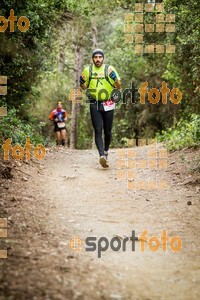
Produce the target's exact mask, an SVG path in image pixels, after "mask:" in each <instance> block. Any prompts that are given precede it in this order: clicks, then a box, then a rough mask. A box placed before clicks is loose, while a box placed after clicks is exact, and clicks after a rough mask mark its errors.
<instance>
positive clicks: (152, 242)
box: [68, 230, 182, 258]
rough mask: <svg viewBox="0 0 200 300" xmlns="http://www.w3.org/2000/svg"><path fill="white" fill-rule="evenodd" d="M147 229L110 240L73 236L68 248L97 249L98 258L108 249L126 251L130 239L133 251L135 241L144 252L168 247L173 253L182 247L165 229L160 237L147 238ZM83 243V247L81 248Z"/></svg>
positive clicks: (175, 237) (91, 250)
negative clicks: (138, 233)
mask: <svg viewBox="0 0 200 300" xmlns="http://www.w3.org/2000/svg"><path fill="white" fill-rule="evenodd" d="M147 235H148V231H147V230H144V231H143V232H142V234H141V235H140V236H139V237H137V236H135V230H132V236H131V237H125V238H120V237H118V236H116V237H113V238H112V239H111V240H110V241H109V239H108V238H107V237H104V236H103V237H100V238H99V239H97V237H94V236H91V237H87V238H86V239H85V241H84V240H82V239H80V238H79V237H74V238H73V239H71V240H70V241H69V244H68V246H69V248H70V249H71V250H73V251H74V252H80V251H83V250H85V251H87V252H95V251H97V256H98V258H101V255H102V252H105V251H107V250H108V249H109V247H110V249H111V250H112V251H115V252H117V251H123V252H125V251H127V249H126V247H127V242H129V241H131V250H132V251H135V242H136V241H138V242H139V244H140V251H141V252H145V251H146V250H147V249H149V250H150V251H152V252H156V251H158V250H159V249H162V251H163V252H166V251H167V250H168V249H170V250H171V251H172V252H174V253H178V252H179V251H180V250H181V248H182V241H181V239H180V238H179V237H178V236H174V237H172V238H170V237H169V236H168V235H167V231H166V230H163V231H162V234H161V236H160V238H158V237H157V236H152V237H150V238H148V236H147ZM84 244H85V248H83V246H84Z"/></svg>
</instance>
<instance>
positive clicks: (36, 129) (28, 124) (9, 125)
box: [0, 108, 46, 145]
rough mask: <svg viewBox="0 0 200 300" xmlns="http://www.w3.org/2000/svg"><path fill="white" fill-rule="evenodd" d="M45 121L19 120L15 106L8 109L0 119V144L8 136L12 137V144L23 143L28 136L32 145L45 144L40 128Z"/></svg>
mask: <svg viewBox="0 0 200 300" xmlns="http://www.w3.org/2000/svg"><path fill="white" fill-rule="evenodd" d="M44 126H45V123H43V122H39V123H38V121H36V120H35V119H33V118H32V119H29V120H27V121H25V120H21V119H20V118H19V116H18V115H17V111H16V109H15V108H12V109H9V110H8V115H7V116H5V117H2V118H1V119H0V141H1V144H2V143H3V142H4V141H5V140H6V139H8V138H11V139H12V144H20V145H24V144H25V143H26V139H27V138H30V140H31V143H32V144H33V145H37V144H43V145H45V144H46V141H45V138H44V137H43V136H42V128H43V127H44Z"/></svg>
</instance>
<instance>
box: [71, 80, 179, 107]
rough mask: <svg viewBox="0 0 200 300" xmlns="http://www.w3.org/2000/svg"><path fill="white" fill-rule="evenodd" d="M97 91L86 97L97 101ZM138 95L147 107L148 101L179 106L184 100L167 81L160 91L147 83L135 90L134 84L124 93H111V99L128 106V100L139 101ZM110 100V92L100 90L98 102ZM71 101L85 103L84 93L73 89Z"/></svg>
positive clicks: (114, 90)
mask: <svg viewBox="0 0 200 300" xmlns="http://www.w3.org/2000/svg"><path fill="white" fill-rule="evenodd" d="M95 93H96V89H90V88H89V89H87V91H86V95H87V96H89V95H90V96H91V97H92V98H94V99H95ZM136 93H139V95H140V100H139V101H140V104H142V105H145V104H146V100H147V99H148V101H149V102H150V103H151V104H154V105H155V104H157V103H159V102H160V101H162V104H165V105H166V104H167V103H168V100H170V102H171V103H172V104H175V105H178V104H179V103H180V102H181V100H182V92H181V91H180V90H179V89H178V88H173V89H171V90H170V89H169V88H168V86H167V83H166V82H165V81H163V82H162V86H161V87H160V90H158V89H157V88H149V83H148V82H147V81H145V82H143V83H142V84H141V86H140V87H139V89H138V88H135V86H134V84H133V83H132V85H131V88H126V89H125V90H123V91H122V92H120V91H119V90H118V89H113V90H112V92H111V96H110V98H112V99H114V101H115V102H116V103H119V102H120V101H122V103H123V104H126V101H127V98H130V99H131V103H135V102H136V101H137V99H135V98H136V97H135V95H136ZM108 98H109V94H108V91H107V90H106V89H100V90H99V92H98V95H97V99H98V101H104V100H105V99H108ZM69 100H70V101H72V103H77V104H80V103H83V93H82V91H81V90H80V89H73V90H71V91H70V93H69Z"/></svg>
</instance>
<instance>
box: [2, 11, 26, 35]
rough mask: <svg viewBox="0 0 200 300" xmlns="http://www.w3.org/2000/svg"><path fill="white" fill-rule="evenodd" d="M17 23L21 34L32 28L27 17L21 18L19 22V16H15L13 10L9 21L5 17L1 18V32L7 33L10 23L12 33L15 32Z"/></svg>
mask: <svg viewBox="0 0 200 300" xmlns="http://www.w3.org/2000/svg"><path fill="white" fill-rule="evenodd" d="M15 22H17V27H18V29H19V30H20V31H21V32H26V31H27V30H28V29H29V27H30V21H29V19H28V18H27V17H25V16H21V17H20V18H19V19H18V20H17V16H15V12H14V10H13V9H11V10H10V16H9V17H8V19H6V18H5V17H4V16H0V32H5V31H6V30H7V28H8V23H9V25H10V26H9V29H10V32H15ZM2 23H3V24H2ZM1 24H2V25H1Z"/></svg>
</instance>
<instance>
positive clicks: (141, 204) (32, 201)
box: [0, 147, 200, 300]
mask: <svg viewBox="0 0 200 300" xmlns="http://www.w3.org/2000/svg"><path fill="white" fill-rule="evenodd" d="M143 150H145V147H143ZM141 151H142V148H141ZM96 154H97V153H96V151H89V150H88V151H71V150H67V149H66V150H60V151H57V152H56V151H52V150H50V151H49V152H48V153H47V156H46V158H45V159H44V160H43V161H42V162H41V163H40V164H38V165H36V168H35V169H34V170H31V166H29V165H27V166H26V167H25V168H24V169H23V170H24V172H26V173H30V172H32V173H31V175H32V176H30V177H28V178H29V180H27V181H26V180H25V179H24V182H23V188H22V190H21V191H20V194H19V190H18V188H19V187H21V184H22V181H21V178H19V179H18V181H17V182H16V183H15V185H9V187H6V188H5V185H4V189H6V190H4V192H3V197H4V198H3V199H4V200H5V203H6V201H7V202H8V201H10V202H9V203H12V205H11V208H12V210H11V208H8V209H7V210H5V211H2V212H1V216H4V215H6V216H9V215H11V212H12V214H13V215H11V216H10V218H8V222H9V227H10V231H9V232H10V233H9V238H8V240H7V248H8V254H9V258H8V259H7V260H4V261H3V260H0V267H1V270H2V272H1V275H0V296H1V297H0V299H17V300H18V299H19V300H23V299H36V300H37V299H39V300H40V299H61V300H62V299H86V300H87V299H89V300H90V299H113V300H114V299H116V300H117V299H133V300H135V299H139V300H140V299H141V300H150V299H151V300H154V299H162V300H165V299H170V300H171V299H176V300H177V299H178V300H179V299H188V300H191V299H199V294H200V279H199V278H200V270H199V267H200V260H199V242H200V239H199V234H198V231H199V221H200V218H199V189H198V188H196V187H192V188H186V187H185V185H183V184H182V183H181V182H182V181H181V174H179V175H178V166H176V164H177V161H176V159H175V158H173V159H171V161H170V162H169V167H168V168H167V170H165V172H164V178H167V180H168V182H169V188H168V189H167V190H161V189H157V190H152V191H150V190H131V189H128V188H127V181H126V180H118V179H119V178H117V175H116V157H117V150H112V151H110V168H109V169H108V170H104V169H101V168H100V167H99V166H98V164H97V162H96ZM174 173H176V176H175V175H174ZM24 176H25V175H24ZM144 176H145V174H144V173H142V171H141V178H143V177H144ZM149 176H150V177H151V176H153V171H152V172H151V173H150V175H149ZM160 176H161V175H160ZM174 176H175V177H174ZM178 176H179V181H177V177H178ZM22 179H23V178H22ZM7 190H9V192H10V193H12V197H11V196H8V195H7ZM10 197H11V198H10ZM189 201H191V204H192V205H188V204H190V202H189ZM13 209H14V212H15V214H14V213H13ZM2 214H3V215H2ZM132 230H135V235H136V236H140V235H141V233H142V232H143V231H144V230H147V231H148V232H147V237H148V239H149V238H151V237H152V236H157V237H158V239H159V240H160V237H161V233H162V231H163V230H166V231H167V234H168V236H169V237H170V239H171V238H172V237H173V236H179V237H180V238H181V240H182V249H181V250H180V251H179V252H178V253H174V252H172V251H171V249H170V244H169V243H167V248H168V249H167V251H166V252H163V250H162V248H160V249H159V250H158V251H156V252H153V251H151V250H150V249H149V248H148V242H144V247H145V251H144V252H143V253H142V252H141V249H140V246H141V242H140V241H136V242H135V251H132V244H133V243H132V242H131V241H130V240H129V241H127V243H126V251H122V249H120V250H119V251H112V250H111V248H110V247H109V248H108V250H107V251H105V252H101V258H98V252H97V251H94V252H88V251H85V250H84V249H83V250H82V251H79V252H78V251H74V250H73V249H70V247H69V241H70V240H71V239H73V238H74V237H79V238H80V239H81V240H85V239H86V238H87V237H92V236H93V237H97V239H99V238H101V237H106V238H107V239H108V241H110V240H111V239H112V238H113V237H115V236H118V237H119V239H120V241H121V243H123V239H124V237H125V236H126V237H130V236H131V233H132ZM96 244H97V242H96ZM102 245H104V243H103V242H102ZM115 245H117V242H116V244H115ZM76 247H78V246H77V245H76ZM80 247H82V248H84V247H85V246H84V245H82V246H81V245H80Z"/></svg>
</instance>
